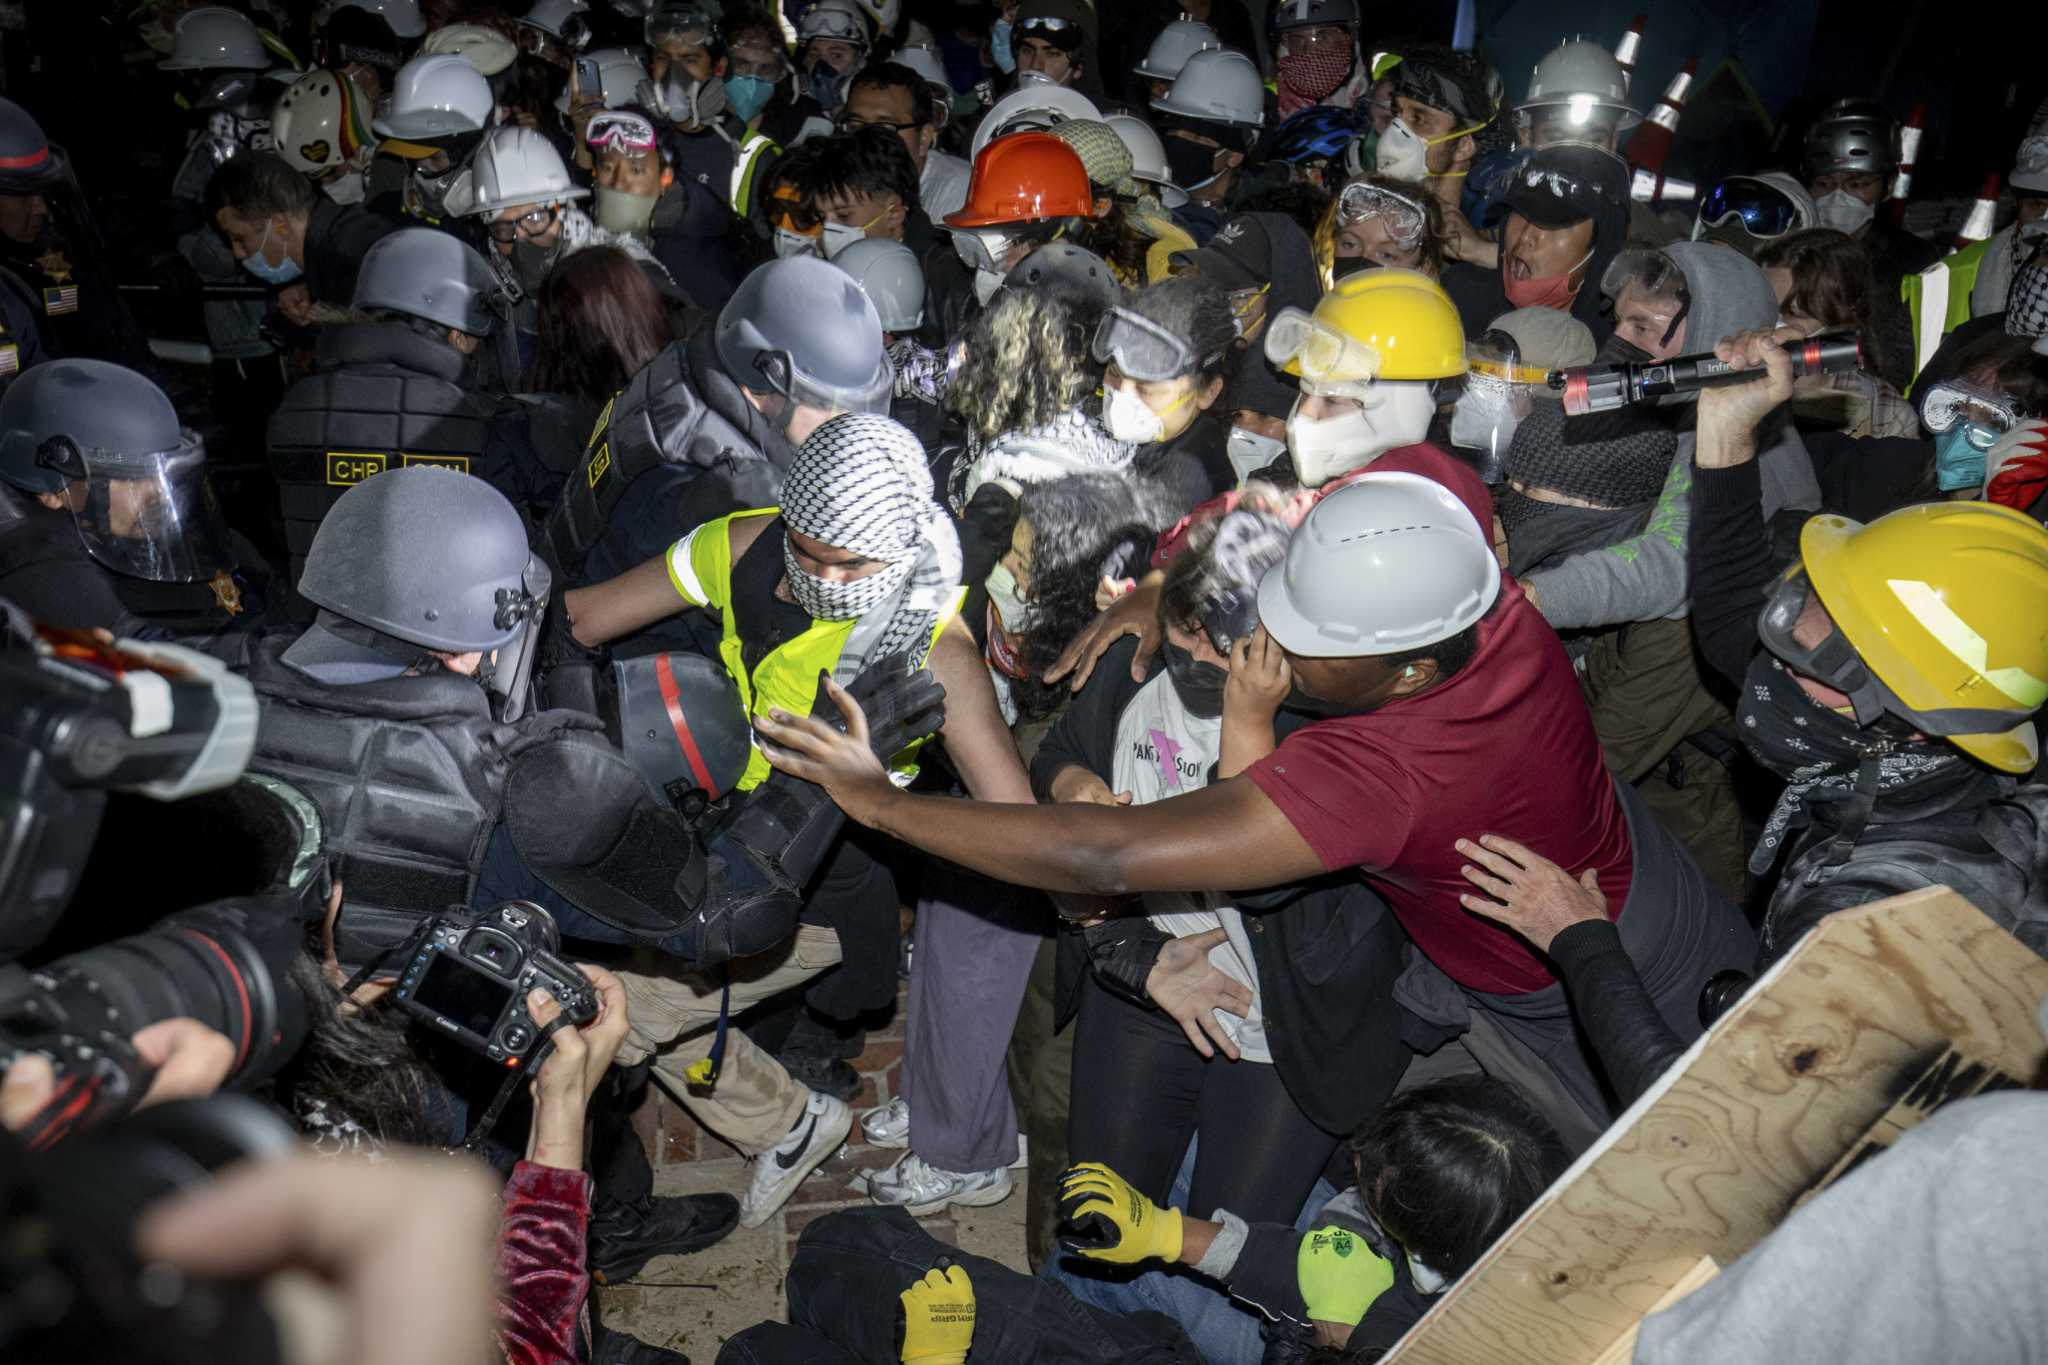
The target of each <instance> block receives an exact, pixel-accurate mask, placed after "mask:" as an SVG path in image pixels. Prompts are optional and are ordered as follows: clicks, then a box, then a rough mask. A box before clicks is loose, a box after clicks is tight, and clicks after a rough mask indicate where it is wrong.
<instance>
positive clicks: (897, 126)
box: [839, 113, 924, 137]
mask: <svg viewBox="0 0 2048 1365" xmlns="http://www.w3.org/2000/svg"><path fill="white" fill-rule="evenodd" d="M922 127H924V125H923V124H922V123H919V122H917V121H916V120H915V119H913V120H911V121H910V122H908V123H897V122H894V121H893V120H890V119H885V118H862V117H861V116H860V115H859V114H851V113H848V114H841V115H840V116H839V131H840V132H842V133H850V132H852V131H853V130H854V129H856V128H887V129H888V130H889V131H890V132H892V133H894V134H896V135H897V136H898V137H901V136H903V134H905V133H908V132H911V131H912V130H914V129H918V128H922Z"/></svg>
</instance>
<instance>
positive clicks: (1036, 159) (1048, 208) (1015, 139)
mask: <svg viewBox="0 0 2048 1365" xmlns="http://www.w3.org/2000/svg"><path fill="white" fill-rule="evenodd" d="M1094 213H1095V192H1094V191H1093V190H1092V189H1090V188H1089V186H1088V172H1087V170H1086V169H1085V168H1084V167H1083V166H1082V165H1081V158H1080V155H1079V154H1078V153H1076V152H1075V151H1074V149H1073V148H1072V147H1069V146H1068V145H1067V144H1066V143H1064V142H1062V141H1060V140H1059V139H1058V138H1056V137H1054V136H1053V135H1052V134H1051V133H1038V132H1029V133H1008V134H1005V135H1004V136H1002V137H999V138H997V139H996V140H995V141H994V142H991V143H989V144H988V146H986V147H984V148H982V149H981V155H979V156H977V157H975V158H974V170H973V172H972V173H971V174H970V176H969V177H968V181H967V202H966V203H965V204H964V205H962V206H961V208H960V210H959V211H958V212H956V213H949V214H947V215H946V219H945V223H946V226H947V227H958V228H974V227H995V226H996V225H998V224H1001V223H1036V222H1042V221H1044V220H1045V219H1047V218H1088V217H1092V216H1094Z"/></svg>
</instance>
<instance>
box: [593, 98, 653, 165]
mask: <svg viewBox="0 0 2048 1365" xmlns="http://www.w3.org/2000/svg"><path fill="white" fill-rule="evenodd" d="M583 140H584V142H586V143H588V144H589V146H590V149H591V150H592V151H594V152H624V153H626V154H627V155H628V156H645V155H646V154H647V153H649V152H651V151H653V150H654V149H655V147H656V146H657V145H659V144H658V143H657V142H656V140H655V136H654V125H653V124H652V123H650V122H648V121H647V120H646V119H644V118H642V117H641V116H640V115H638V114H635V113H633V112H631V111H630V110H625V109H607V110H605V111H604V112H603V113H601V114H596V115H593V116H592V117H591V120H590V127H589V128H588V129H587V130H585V132H584V134H583Z"/></svg>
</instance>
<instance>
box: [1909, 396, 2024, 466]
mask: <svg viewBox="0 0 2048 1365" xmlns="http://www.w3.org/2000/svg"><path fill="white" fill-rule="evenodd" d="M2019 420H2020V412H2019V407H2018V406H2017V405H2016V404H2015V403H2014V402H2013V400H2012V399H2010V398H2008V397H2006V396H2005V395H2004V394H2002V393H2000V392H1998V391H1997V390H1996V389H1989V388H1986V387H1985V386H1984V385H1982V384H1972V383H1969V382H1967V381H1962V382H1957V383H1952V384H1936V385H1935V386H1934V387H1933V388H1930V389H1929V390H1927V392H1926V393H1924V394H1922V395H1921V396H1920V421H1921V422H1922V423H1923V424H1924V425H1925V426H1926V427H1927V429H1928V430H1929V431H1930V432H1932V433H1933V434H1935V435H1936V436H1939V435H1941V434H1942V433H1943V432H1945V431H1947V430H1948V429H1949V428H1951V427H1953V426H1954V425H1955V424H1956V423H1958V422H1967V423H1969V424H1970V425H1972V426H1974V427H1978V428H1980V429H1982V430H1984V431H1988V432H1990V433H1991V435H1990V437H1989V439H1987V440H1985V441H1984V444H1983V449H1986V450H1989V449H1990V448H1991V444H1992V442H1993V441H1996V440H1997V439H1998V438H1999V437H2000V436H2003V435H2004V434H2005V433H2006V432H2008V431H2011V430H2012V429H2013V428H2014V427H2015V426H2017V425H2019ZM1973 444H1974V442H1973Z"/></svg>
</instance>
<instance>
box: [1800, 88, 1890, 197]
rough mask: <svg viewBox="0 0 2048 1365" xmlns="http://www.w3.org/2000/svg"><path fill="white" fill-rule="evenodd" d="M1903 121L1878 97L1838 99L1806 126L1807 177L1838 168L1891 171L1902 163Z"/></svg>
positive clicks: (1837, 169) (1826, 173)
mask: <svg viewBox="0 0 2048 1365" xmlns="http://www.w3.org/2000/svg"><path fill="white" fill-rule="evenodd" d="M1898 143H1899V125H1898V121H1897V120H1896V119H1894V118H1893V117H1892V116H1891V114H1890V113H1889V112H1887V111H1886V109H1885V107H1884V106H1883V105H1881V104H1879V103H1877V102H1876V101H1874V100H1858V99H1847V100H1836V101H1835V102H1834V103H1833V104H1831V105H1829V106H1828V107H1827V108H1826V109H1825V110H1823V111H1822V112H1821V116H1820V117H1819V118H1817V119H1815V120H1814V121H1813V126H1812V127H1811V128H1808V129H1807V130H1806V177H1807V179H1809V180H1811V179H1813V178H1814V177H1815V176H1820V175H1828V174H1831V173H1833V172H1836V171H1867V172H1871V173H1873V174H1877V175H1890V174H1891V173H1892V171H1893V170H1895V169H1896V168H1897V167H1898V164H1899V151H1898Z"/></svg>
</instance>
